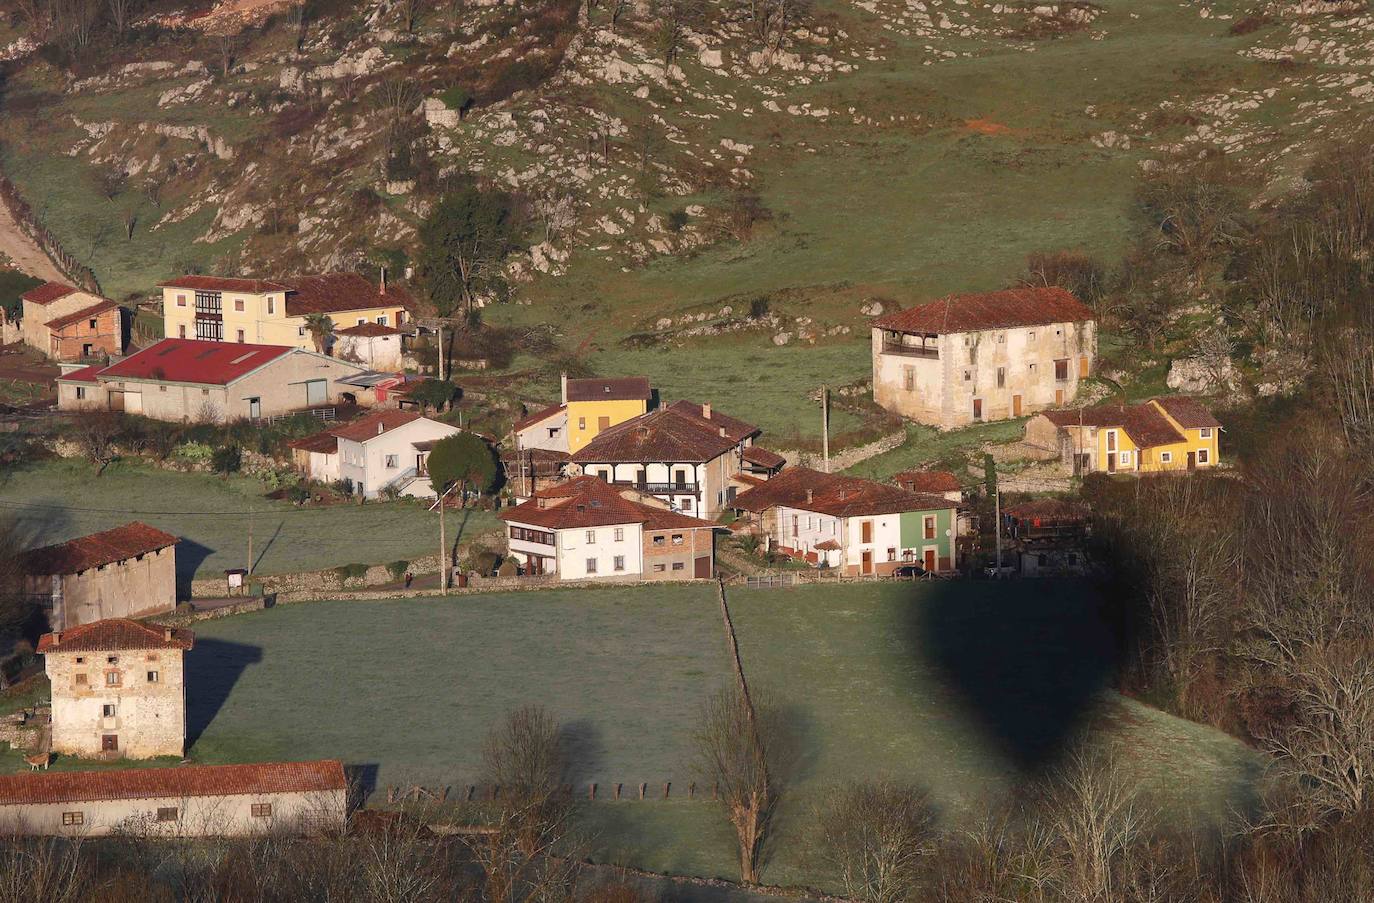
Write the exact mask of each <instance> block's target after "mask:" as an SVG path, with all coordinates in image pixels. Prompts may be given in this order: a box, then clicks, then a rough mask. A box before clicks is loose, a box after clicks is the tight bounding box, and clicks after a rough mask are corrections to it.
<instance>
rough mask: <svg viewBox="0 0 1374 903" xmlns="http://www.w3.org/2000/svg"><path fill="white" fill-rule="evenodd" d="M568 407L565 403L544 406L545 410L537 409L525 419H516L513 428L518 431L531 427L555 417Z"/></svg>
mask: <svg viewBox="0 0 1374 903" xmlns="http://www.w3.org/2000/svg"><path fill="white" fill-rule="evenodd" d="M567 409H568V406H567V405H565V404H553V405H549V406H548V407H547V408H544V409H543V410H539V411H535V412H534V413H533V414H529V415H527V416H526V417H525V418H524V419H523V420H517V421H515V425H514V426H512V427H511V429H512V430H513V431H515V432H517V433H518V432H520V431H521V430H525V429H529V428H530V427H532V426H534V425H535V424H536V423H540V422H541V421H544V420H548V419H549V418H550V417H553V416H555V415H557V414H562V413H563V412H564V411H566V410H567Z"/></svg>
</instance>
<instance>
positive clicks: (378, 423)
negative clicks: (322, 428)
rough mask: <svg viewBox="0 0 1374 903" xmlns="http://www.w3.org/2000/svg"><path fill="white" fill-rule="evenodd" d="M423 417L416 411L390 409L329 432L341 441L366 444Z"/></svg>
mask: <svg viewBox="0 0 1374 903" xmlns="http://www.w3.org/2000/svg"><path fill="white" fill-rule="evenodd" d="M423 416H424V415H422V414H419V413H416V412H415V411H398V410H396V409H394V408H390V409H387V410H384V411H374V412H373V413H371V414H368V415H367V416H366V417H359V418H358V419H357V420H354V421H352V422H350V423H348V424H346V425H345V426H341V427H337V428H335V429H332V430H330V431H329V432H330V433H332V434H333V435H335V436H337V437H338V438H340V439H348V440H350V441H352V442H366V441H367V440H369V439H375V438H377V437H378V436H380V435H382V434H383V433H389V432H391V431H392V430H394V429H396V428H397V427H402V426H405V425H406V424H407V423H414V422H415V421H416V420H420V419H422V417H423Z"/></svg>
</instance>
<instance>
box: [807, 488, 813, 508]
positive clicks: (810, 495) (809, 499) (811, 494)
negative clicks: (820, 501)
mask: <svg viewBox="0 0 1374 903" xmlns="http://www.w3.org/2000/svg"><path fill="white" fill-rule="evenodd" d="M813 495H814V493H812V491H811V490H810V489H808V490H806V503H807V504H808V505H809V504H811V499H812V496H813Z"/></svg>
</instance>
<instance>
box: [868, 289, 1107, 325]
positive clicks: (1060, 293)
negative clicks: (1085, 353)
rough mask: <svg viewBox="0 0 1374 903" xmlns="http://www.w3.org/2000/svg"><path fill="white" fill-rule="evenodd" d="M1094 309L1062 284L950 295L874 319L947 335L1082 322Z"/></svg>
mask: <svg viewBox="0 0 1374 903" xmlns="http://www.w3.org/2000/svg"><path fill="white" fill-rule="evenodd" d="M1095 319H1096V316H1095V315H1094V314H1093V312H1092V311H1091V310H1089V309H1088V308H1086V307H1084V306H1083V304H1082V302H1080V301H1079V300H1078V299H1077V298H1075V297H1074V296H1073V295H1071V294H1069V293H1068V292H1067V291H1065V290H1064V289H1062V288H1058V287H1055V286H1051V287H1048V288H1012V289H1005V290H1003V291H1000V292H985V293H983V294H977V295H950V296H949V297H947V298H942V299H940V300H939V301H932V302H931V303H929V304H922V305H919V306H917V307H912V308H908V309H907V310H899V311H895V312H893V313H890V314H888V315H886V316H883V317H879V318H877V319H876V320H874V321H873V324H872V325H873V326H875V327H878V328H881V329H891V330H895V331H897V332H911V333H923V334H933V335H944V334H947V333H952V332H977V331H979V330H983V329H1004V328H1006V327H1010V326H1041V325H1045V324H1049V323H1081V322H1083V321H1085V320H1095Z"/></svg>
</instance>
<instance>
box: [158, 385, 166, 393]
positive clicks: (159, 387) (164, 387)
mask: <svg viewBox="0 0 1374 903" xmlns="http://www.w3.org/2000/svg"><path fill="white" fill-rule="evenodd" d="M157 390H158V391H159V392H166V391H167V387H166V386H158V387H157Z"/></svg>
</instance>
